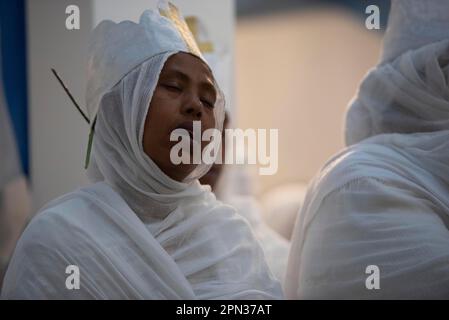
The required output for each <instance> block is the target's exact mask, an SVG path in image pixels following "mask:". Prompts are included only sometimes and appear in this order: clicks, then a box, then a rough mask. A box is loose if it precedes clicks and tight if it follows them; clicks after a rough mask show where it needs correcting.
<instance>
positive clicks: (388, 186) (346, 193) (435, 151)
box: [285, 0, 449, 299]
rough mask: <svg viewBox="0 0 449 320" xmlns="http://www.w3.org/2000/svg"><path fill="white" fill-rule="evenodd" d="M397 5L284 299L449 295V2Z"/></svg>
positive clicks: (293, 260) (306, 212) (311, 197)
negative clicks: (378, 61) (380, 58)
mask: <svg viewBox="0 0 449 320" xmlns="http://www.w3.org/2000/svg"><path fill="white" fill-rule="evenodd" d="M411 2H415V3H416V4H417V3H418V2H419V4H420V6H421V9H422V10H420V12H421V13H422V14H423V16H421V17H420V18H419V19H418V20H416V21H420V23H421V24H419V25H417V26H416V28H415V25H414V22H415V20H413V18H414V14H415V15H416V14H418V13H417V11H416V10H415V9H411V8H412V7H413V6H412V3H411ZM393 4H394V6H393V8H392V9H393V10H392V12H391V19H390V22H392V23H391V27H392V29H391V28H390V29H389V35H388V34H387V36H386V39H387V42H386V45H387V46H389V47H387V48H384V52H385V54H384V58H383V61H382V63H381V64H380V65H379V66H377V67H376V68H374V69H373V70H371V71H370V72H369V74H368V75H367V76H366V78H365V79H364V80H363V82H362V84H361V87H360V90H359V92H358V94H357V97H356V99H354V101H353V103H352V106H351V108H350V109H349V111H348V115H347V131H346V142H347V144H348V145H349V147H348V148H347V149H345V150H343V151H342V152H341V153H340V154H338V155H336V156H335V157H334V158H333V159H331V160H330V161H329V162H328V163H327V164H326V165H325V166H324V168H323V169H322V170H321V172H320V173H319V174H318V175H317V176H316V177H315V178H314V180H313V181H312V183H311V185H310V187H309V190H308V194H307V196H306V200H305V203H304V205H303V208H302V210H301V211H300V214H299V216H298V219H297V221H296V225H295V230H294V234H293V239H292V248H291V252H290V256H289V263H288V269H287V276H286V281H285V293H286V296H287V298H290V299H317V298H324V299H328V298H331V299H332V298H333V299H417V298H426V299H428V298H446V299H447V298H449V40H448V39H449V16H448V15H449V2H447V1H435V2H431V1H428V2H425V3H423V2H422V1H415V0H413V1H402V0H395V1H394V2H393ZM409 13H410V14H409ZM443 16H444V17H446V19H442V17H443ZM397 17H399V19H396V18H397ZM404 19H405V21H404ZM407 19H409V21H407ZM412 24H413V28H412V29H410V25H412ZM404 26H405V27H404ZM441 26H445V27H444V28H441ZM432 27H436V28H437V29H436V30H435V32H431V31H432V30H434V29H432ZM398 28H400V30H398ZM423 31H424V33H425V34H422V37H421V36H420V32H423ZM387 33H388V32H387ZM401 37H402V38H401ZM414 37H415V38H416V41H413V39H414ZM398 38H401V41H400V42H399V43H396V42H394V41H392V39H398ZM423 39H425V40H426V41H428V42H425V44H426V45H424V46H423V47H421V48H419V49H416V47H417V46H416V45H418V47H419V46H421V45H423V42H422V41H423ZM441 39H446V40H441ZM429 40H432V41H435V42H432V41H429ZM440 40H441V41H440ZM396 44H398V47H394V46H396ZM391 46H393V47H391ZM408 49H412V50H410V51H407V52H404V51H402V50H408ZM396 55H399V56H397V57H396ZM372 266H374V267H372Z"/></svg>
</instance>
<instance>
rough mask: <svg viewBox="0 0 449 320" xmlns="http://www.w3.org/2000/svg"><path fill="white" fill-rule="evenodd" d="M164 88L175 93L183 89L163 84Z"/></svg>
mask: <svg viewBox="0 0 449 320" xmlns="http://www.w3.org/2000/svg"><path fill="white" fill-rule="evenodd" d="M162 86H163V87H164V88H165V89H167V90H169V91H174V92H180V91H182V88H181V87H179V86H177V85H174V84H163V85H162Z"/></svg>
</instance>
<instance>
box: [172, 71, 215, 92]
mask: <svg viewBox="0 0 449 320" xmlns="http://www.w3.org/2000/svg"><path fill="white" fill-rule="evenodd" d="M172 76H175V77H178V78H180V79H181V80H182V81H185V82H189V81H191V78H190V77H189V75H188V74H186V73H184V72H182V71H180V70H176V69H173V70H169V71H168V72H167V75H165V77H172ZM208 78H209V77H208ZM200 86H201V87H203V88H205V89H206V90H208V91H211V92H212V93H213V94H214V95H215V96H217V94H218V93H217V90H216V89H215V86H214V85H213V84H212V82H209V81H201V83H200Z"/></svg>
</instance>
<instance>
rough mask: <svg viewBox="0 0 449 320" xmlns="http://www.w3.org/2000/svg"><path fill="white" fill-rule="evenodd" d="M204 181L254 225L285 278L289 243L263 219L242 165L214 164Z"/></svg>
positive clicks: (277, 271) (274, 265)
mask: <svg viewBox="0 0 449 320" xmlns="http://www.w3.org/2000/svg"><path fill="white" fill-rule="evenodd" d="M228 127H229V115H228V114H226V116H225V121H224V129H226V128H228ZM225 136H226V135H225V131H224V130H223V134H222V148H221V151H222V159H225V154H226V143H225ZM200 182H201V184H205V185H210V186H211V188H212V191H213V192H214V193H215V195H216V196H217V198H218V199H219V200H221V201H222V202H223V203H225V204H229V205H231V206H232V207H234V208H235V209H236V210H237V213H238V214H240V215H241V216H243V217H244V218H245V219H246V220H247V221H248V222H249V224H250V226H251V229H252V230H253V232H254V234H255V236H256V239H257V240H258V241H259V242H260V244H261V246H262V249H263V250H264V253H265V258H266V260H267V263H268V266H269V267H270V269H271V271H272V272H273V273H274V275H275V276H276V278H277V279H278V280H280V281H282V280H283V279H284V276H285V270H286V268H287V258H288V252H289V242H288V241H287V239H285V238H283V237H282V236H281V235H279V234H278V233H276V232H275V231H274V230H273V229H271V228H270V227H269V226H268V225H267V224H266V222H265V221H263V216H262V209H261V207H260V205H259V203H258V202H257V200H256V199H255V198H254V196H253V195H252V194H253V193H252V190H251V183H250V178H249V177H248V175H247V174H246V171H245V169H244V168H242V167H238V166H227V167H225V166H224V165H223V164H217V163H214V164H213V165H212V167H211V169H210V170H209V171H208V172H207V173H206V174H205V175H204V176H203V177H202V178H201V179H200Z"/></svg>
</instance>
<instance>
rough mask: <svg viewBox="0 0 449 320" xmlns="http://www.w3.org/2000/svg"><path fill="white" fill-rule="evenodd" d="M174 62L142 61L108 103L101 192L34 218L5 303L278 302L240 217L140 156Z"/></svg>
mask: <svg viewBox="0 0 449 320" xmlns="http://www.w3.org/2000/svg"><path fill="white" fill-rule="evenodd" d="M173 53H174V52H167V53H164V54H160V55H157V56H155V57H153V58H151V59H149V60H147V61H145V62H144V63H142V64H141V65H140V66H138V67H137V68H135V69H133V70H132V71H131V72H130V73H128V74H127V75H126V76H125V77H124V78H123V79H122V80H121V81H120V82H119V83H118V84H117V85H116V86H115V87H114V88H113V89H112V90H111V91H110V92H108V93H106V94H105V95H104V96H103V98H102V99H101V101H100V108H99V114H98V120H97V125H96V129H95V138H94V148H93V154H92V156H93V157H92V164H91V165H92V167H90V168H89V175H90V177H91V179H92V180H93V181H94V182H95V181H98V182H97V183H96V184H94V185H92V186H89V187H86V188H82V189H80V190H78V191H75V192H73V193H70V194H68V195H65V196H63V197H61V198H59V199H57V200H55V201H53V202H51V203H50V204H49V205H47V206H46V208H44V209H43V210H42V211H41V212H40V213H38V214H37V216H36V218H35V219H34V220H33V221H32V222H31V224H30V225H29V226H28V228H27V229H26V231H25V232H24V234H23V236H22V238H21V239H20V241H19V244H18V246H17V248H16V250H15V253H14V256H13V259H12V261H11V264H10V267H9V269H8V272H7V274H6V278H5V284H4V287H3V291H2V297H3V298H38V299H40V298H43V299H46V298H58V299H59V298H81V299H91V298H92V299H197V298H198V299H258V298H260V299H264V298H265V299H275V298H281V297H282V293H281V288H280V285H279V283H278V281H276V280H275V278H274V277H273V275H272V274H271V272H270V271H269V268H268V267H267V265H266V262H265V258H264V255H263V251H262V249H261V248H260V246H259V244H258V243H257V241H256V240H255V238H254V236H253V234H252V232H251V230H250V228H249V226H248V224H247V223H246V222H245V221H244V220H243V219H242V218H240V217H239V216H238V215H237V214H236V212H235V210H234V209H232V208H231V207H228V206H224V205H223V204H221V203H220V202H218V201H217V200H216V199H215V197H214V196H213V194H212V193H211V192H210V189H209V188H204V187H202V186H201V185H200V184H199V182H198V181H197V180H193V181H192V182H189V183H182V182H177V181H174V180H172V179H170V178H169V177H168V176H167V175H165V174H164V173H163V172H162V171H161V170H160V169H159V168H158V167H157V166H156V165H155V163H154V162H153V161H152V160H151V159H150V158H149V157H148V156H147V155H146V154H145V152H144V151H143V146H142V139H143V138H142V137H143V128H144V122H145V118H146V114H147V111H148V106H149V102H150V100H151V97H152V95H153V91H154V88H155V86H156V83H157V80H158V78H159V73H160V71H161V70H162V67H163V65H164V63H165V61H166V59H167V58H168V57H169V56H170V55H171V54H173ZM215 112H223V110H222V109H221V110H220V108H217V109H216V110H215ZM216 119H217V117H216ZM219 119H220V118H219V117H218V120H217V121H220V120H219ZM221 125H222V123H220V124H218V125H217V127H221ZM200 166H203V165H200ZM197 172H198V171H197ZM69 265H75V266H77V267H78V268H79V271H80V289H79V290H76V289H75V290H68V289H67V288H66V286H65V281H66V277H68V275H67V274H65V270H66V267H67V266H69Z"/></svg>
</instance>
